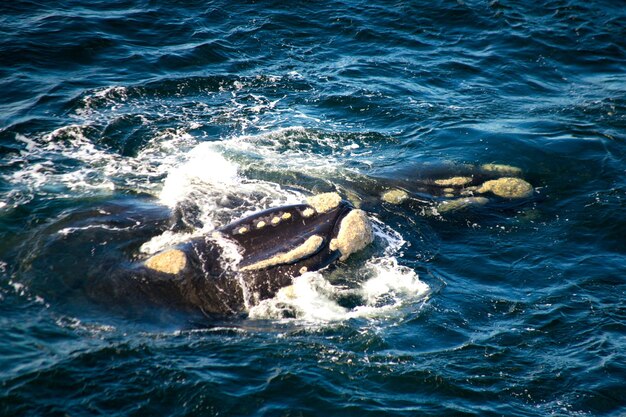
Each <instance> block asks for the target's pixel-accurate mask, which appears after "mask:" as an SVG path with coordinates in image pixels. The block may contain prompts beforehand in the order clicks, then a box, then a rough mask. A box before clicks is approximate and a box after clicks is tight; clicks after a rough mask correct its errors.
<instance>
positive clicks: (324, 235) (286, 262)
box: [89, 193, 373, 315]
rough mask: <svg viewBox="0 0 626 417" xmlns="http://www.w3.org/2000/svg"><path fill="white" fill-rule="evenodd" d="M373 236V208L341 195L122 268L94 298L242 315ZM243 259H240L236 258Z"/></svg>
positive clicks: (266, 214) (272, 213) (255, 218)
mask: <svg viewBox="0 0 626 417" xmlns="http://www.w3.org/2000/svg"><path fill="white" fill-rule="evenodd" d="M372 240H373V235H372V230H371V227H370V223H369V221H368V219H367V216H366V215H365V213H364V212H363V211H361V210H358V209H355V208H354V207H353V206H352V205H351V204H350V203H348V202H347V201H345V200H342V199H341V197H340V196H339V195H338V194H336V193H327V194H321V195H318V196H314V197H312V198H310V199H309V200H308V201H307V204H297V205H289V206H282V207H276V208H271V209H268V210H265V211H262V212H259V213H256V214H253V215H251V216H249V217H246V218H244V219H241V220H238V221H235V222H233V223H231V224H229V225H227V226H224V227H222V228H221V229H219V230H218V231H217V232H215V233H213V234H212V235H210V236H204V237H202V238H196V239H193V240H191V241H189V242H186V243H184V244H182V245H180V246H177V247H175V248H171V249H168V250H165V251H163V252H161V253H158V254H156V255H154V256H152V257H151V258H149V259H147V260H145V261H143V262H138V263H134V264H131V265H129V266H127V267H122V268H116V269H114V270H113V271H110V273H107V274H105V275H104V276H102V277H100V278H99V279H98V280H97V281H95V282H94V283H93V285H91V288H90V290H89V291H90V293H91V295H92V297H94V298H97V299H102V298H103V297H104V298H106V299H107V300H115V301H116V302H117V303H121V304H125V305H129V306H130V305H136V304H141V305H158V306H166V307H171V308H175V309H178V310H184V311H202V312H203V313H205V314H206V315H235V314H242V313H245V311H246V310H247V308H249V307H251V306H253V305H255V304H258V303H259V302H260V301H262V300H264V299H267V298H271V297H273V296H274V295H275V294H276V292H277V291H278V290H279V289H280V288H282V287H285V286H288V285H291V283H292V279H293V278H294V277H296V276H298V275H301V274H303V273H305V272H307V271H316V270H319V269H322V268H324V267H326V266H328V265H330V264H332V263H333V262H335V261H337V260H338V259H342V260H343V259H346V258H347V257H348V256H350V255H351V254H352V253H354V252H356V251H358V250H361V249H362V248H364V247H365V246H366V245H368V244H369V243H371V242H372ZM234 258H238V259H234Z"/></svg>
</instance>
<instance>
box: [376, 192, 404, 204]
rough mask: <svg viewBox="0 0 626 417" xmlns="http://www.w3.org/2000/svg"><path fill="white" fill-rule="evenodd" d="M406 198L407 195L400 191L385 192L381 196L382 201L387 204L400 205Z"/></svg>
mask: <svg viewBox="0 0 626 417" xmlns="http://www.w3.org/2000/svg"><path fill="white" fill-rule="evenodd" d="M407 198H409V194H408V193H407V192H406V191H404V190H400V189H393V190H389V191H385V192H384V193H383V195H382V199H383V201H385V202H387V203H389V204H401V203H402V202H404V201H405V200H406V199H407Z"/></svg>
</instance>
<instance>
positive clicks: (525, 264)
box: [0, 0, 626, 416]
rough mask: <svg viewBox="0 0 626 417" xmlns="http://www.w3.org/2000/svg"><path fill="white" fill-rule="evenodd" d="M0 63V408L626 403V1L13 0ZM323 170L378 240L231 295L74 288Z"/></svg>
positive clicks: (0, 26) (383, 411) (478, 408)
mask: <svg viewBox="0 0 626 417" xmlns="http://www.w3.org/2000/svg"><path fill="white" fill-rule="evenodd" d="M0 86H1V88H0V91H1V94H0V415H2V416H93V415H106V416H144V415H145V416H155V415H172V416H217V415H220V416H224V415H226V416H231V415H232V416H382V415H390V416H422V415H424V416H457V415H463V416H500V415H502V416H547V415H550V416H623V415H626V353H625V352H626V302H625V296H626V215H625V214H624V209H625V208H626V176H625V175H624V174H625V173H626V172H625V170H626V162H625V159H626V7H625V4H624V3H623V2H622V1H619V0H610V1H609V0H606V1H582V0H541V1H537V2H522V1H508V0H494V1H489V2H488V1H474V0H458V1H452V0H446V1H444V0H434V1H420V2H417V1H413V2H410V1H404V2H400V1H397V2H391V1H389V2H387V1H356V0H355V1H347V0H346V1H338V2H332V3H331V2H312V1H303V2H301V1H294V2H279V1H242V2H236V1H235V2H230V1H185V2H182V1H169V2H166V1H163V2H157V1H148V0H145V1H141V0H113V1H102V0H100V1H98V0H96V1H89V2H86V1H83V2H80V1H72V0H65V1H54V0H50V1H45V2H38V1H34V0H16V1H5V2H2V4H1V5H0ZM488 163H497V164H508V165H512V166H515V167H519V168H521V170H522V171H523V174H522V175H523V177H524V178H525V179H526V180H527V181H528V182H530V183H531V184H532V186H533V187H534V195H533V197H532V198H529V199H523V200H518V201H508V202H506V201H505V202H502V201H500V202H497V201H496V202H491V203H489V204H487V205H485V206H481V207H471V208H469V209H465V210H458V211H452V212H448V213H438V212H437V210H434V208H436V204H437V202H438V201H439V200H438V199H439V197H437V196H428V195H425V196H421V197H420V198H417V197H415V198H414V199H412V200H411V201H409V202H406V203H404V204H399V205H393V204H388V203H384V202H382V201H380V200H378V199H377V198H376V195H374V194H375V193H374V194H371V193H370V194H368V192H370V191H372V190H377V189H378V188H377V187H383V188H384V187H388V186H390V185H389V184H403V186H407V184H409V185H410V184H411V183H413V182H414V181H418V180H419V179H422V180H423V179H424V178H428V176H429V175H432V174H429V173H433V172H435V171H437V169H439V170H440V171H441V170H443V171H446V170H449V171H450V172H453V171H454V169H455V167H459V166H464V164H471V165H474V166H480V165H481V164H488ZM437 167H440V168H437ZM441 167H443V168H441ZM329 190H338V191H340V192H341V193H342V194H343V195H346V196H352V197H353V198H354V199H355V200H357V201H361V200H363V201H362V203H363V208H364V209H366V210H367V212H368V214H369V216H370V218H371V220H372V222H373V224H374V228H375V233H376V239H375V242H374V244H373V245H372V247H370V248H368V249H367V250H366V251H364V252H363V253H361V254H359V255H358V256H353V257H351V258H350V259H349V260H348V261H346V262H345V263H342V264H340V265H338V266H337V267H336V268H332V269H328V270H324V271H320V272H318V273H308V274H305V275H303V276H302V277H299V278H297V279H296V280H295V282H294V286H293V287H292V288H291V291H290V292H288V293H287V292H280V293H279V294H278V295H277V296H276V297H275V298H273V299H270V300H267V301H265V302H263V303H262V304H261V305H258V306H255V307H252V308H251V309H250V310H249V311H248V312H247V314H245V315H243V316H239V317H232V318H225V319H219V320H218V319H208V318H203V317H197V316H189V315H182V314H179V313H178V312H175V311H170V310H167V309H156V308H155V309H154V311H151V312H150V314H149V315H147V316H146V315H138V314H135V313H134V312H133V311H127V310H120V309H119V308H114V307H113V306H112V304H114V303H109V301H110V300H94V299H93V298H90V297H88V296H87V295H86V294H85V291H84V283H85V281H86V280H89V279H92V278H93V271H94V270H96V269H97V267H98V266H99V265H102V264H105V263H107V262H128V261H130V260H135V259H143V258H145V257H147V256H148V255H149V254H151V253H155V252H157V251H159V250H161V249H163V248H166V247H168V246H171V245H173V244H176V243H179V242H184V241H186V240H189V239H190V238H192V237H193V236H199V235H203V234H207V233H211V231H212V230H214V229H215V228H217V227H219V226H221V225H224V224H227V223H228V222H230V221H233V220H236V219H238V218H240V217H242V216H244V215H247V214H251V213H254V212H255V211H258V210H260V209H264V208H268V207H272V206H276V205H280V204H287V203H289V204H290V203H295V202H300V201H302V200H303V199H304V198H305V197H306V196H307V195H310V194H312V193H317V192H321V191H329ZM366 195H369V196H370V198H365V196H366ZM372 195H374V197H372ZM176 216H178V219H179V223H182V226H180V227H172V219H173V218H175V217H176ZM286 311H287V312H288V313H289V314H285V312H286Z"/></svg>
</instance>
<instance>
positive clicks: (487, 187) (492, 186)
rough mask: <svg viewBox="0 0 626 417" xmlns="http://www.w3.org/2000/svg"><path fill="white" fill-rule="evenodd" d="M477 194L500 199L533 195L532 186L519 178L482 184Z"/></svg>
mask: <svg viewBox="0 0 626 417" xmlns="http://www.w3.org/2000/svg"><path fill="white" fill-rule="evenodd" d="M476 191H477V192H479V193H489V192H490V193H492V194H494V195H497V196H498V197H502V198H511V199H514V198H526V197H530V196H532V195H533V186H532V185H530V184H529V183H528V182H526V181H524V180H523V179H521V178H514V177H505V178H498V179H497V180H491V181H487V182H485V183H483V184H482V185H481V186H480V187H479V188H478V189H477V190H476Z"/></svg>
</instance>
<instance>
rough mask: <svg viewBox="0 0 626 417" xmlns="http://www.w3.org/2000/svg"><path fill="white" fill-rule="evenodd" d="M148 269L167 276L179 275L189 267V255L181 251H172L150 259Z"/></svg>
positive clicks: (146, 263) (147, 264) (158, 254)
mask: <svg viewBox="0 0 626 417" xmlns="http://www.w3.org/2000/svg"><path fill="white" fill-rule="evenodd" d="M145 265H146V267H148V268H150V269H152V270H154V271H158V272H163V273H166V274H173V275H175V274H178V273H179V272H180V271H182V270H183V269H185V266H187V255H185V252H183V251H182V250H179V249H170V250H166V251H163V252H160V253H157V254H156V255H154V256H152V257H151V258H148V260H147V261H146V262H145Z"/></svg>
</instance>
